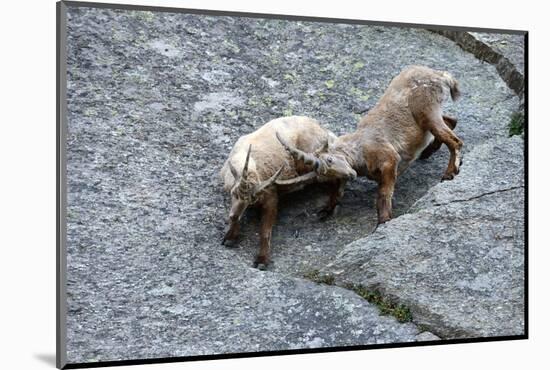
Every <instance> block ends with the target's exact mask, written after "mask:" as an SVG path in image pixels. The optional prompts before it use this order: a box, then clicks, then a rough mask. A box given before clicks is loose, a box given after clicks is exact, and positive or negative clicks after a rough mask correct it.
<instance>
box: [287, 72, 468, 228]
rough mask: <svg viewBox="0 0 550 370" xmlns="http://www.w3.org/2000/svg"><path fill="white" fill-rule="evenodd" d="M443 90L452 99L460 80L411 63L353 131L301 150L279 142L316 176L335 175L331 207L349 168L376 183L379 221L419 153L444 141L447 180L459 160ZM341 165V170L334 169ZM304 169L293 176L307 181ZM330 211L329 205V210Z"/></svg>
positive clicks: (389, 210)
mask: <svg viewBox="0 0 550 370" xmlns="http://www.w3.org/2000/svg"><path fill="white" fill-rule="evenodd" d="M447 92H450V95H451V98H452V100H456V99H457V98H458V96H459V94H460V92H459V90H458V82H457V81H456V80H455V79H454V78H453V77H452V76H451V75H450V74H449V73H447V72H443V71H436V70H433V69H430V68H427V67H422V66H412V67H409V68H407V69H405V70H404V71H402V72H401V73H400V74H399V75H397V76H396V77H395V78H394V79H393V80H392V81H391V83H390V85H389V86H388V88H387V89H386V91H385V93H384V95H383V96H382V97H381V99H380V101H379V102H378V103H377V104H376V105H375V106H374V107H373V108H372V110H371V111H369V112H368V114H367V115H366V116H364V117H363V118H362V119H361V121H360V122H359V124H358V126H357V130H356V131H355V132H353V133H351V134H347V135H343V136H340V137H338V138H337V139H336V140H335V141H334V142H333V143H332V144H331V145H330V146H329V147H328V148H327V150H325V151H323V152H317V153H311V152H307V151H303V150H300V149H298V148H296V147H295V146H293V145H292V143H289V142H287V141H286V140H285V139H284V138H283V137H280V138H279V141H280V142H281V144H283V146H285V148H286V149H287V150H288V151H289V152H290V153H291V154H292V155H293V157H294V158H295V159H297V160H298V159H300V160H303V161H305V162H306V163H314V168H315V175H316V176H317V178H318V180H319V181H326V180H337V181H339V182H340V186H339V191H338V192H337V193H336V194H335V195H334V196H333V198H334V202H333V203H332V204H333V206H334V207H335V206H336V204H337V203H338V201H339V199H340V198H341V197H342V196H343V189H344V185H345V183H346V178H347V176H348V173H349V168H353V169H354V170H355V171H357V174H358V175H359V176H367V177H368V178H369V179H372V180H375V181H376V182H377V183H378V197H377V202H376V206H377V211H378V223H379V224H380V223H384V222H386V221H388V220H389V219H391V217H392V196H393V191H394V185H395V182H396V179H397V176H398V175H399V174H401V173H402V172H403V171H404V170H405V169H406V168H407V167H409V165H410V164H411V163H412V162H413V161H415V160H416V159H417V158H418V157H424V158H426V157H428V156H429V155H431V154H432V153H433V152H434V151H436V150H437V149H438V148H439V146H441V143H444V144H445V145H446V146H447V147H448V148H449V151H450V153H451V155H450V159H449V164H448V166H447V170H446V171H445V174H444V175H443V178H442V180H451V179H453V177H454V176H455V175H456V174H458V172H459V167H460V164H461V159H460V149H461V148H462V141H461V140H460V139H459V138H458V137H457V136H456V135H455V134H454V132H453V131H452V129H453V128H454V127H455V125H456V119H454V118H451V117H447V116H444V115H443V111H442V107H441V105H442V103H443V100H444V98H445V97H446V94H447ZM340 168H345V171H343V172H340V171H339V170H338V169H340ZM312 177H313V174H306V175H303V176H301V177H299V178H296V179H294V180H295V181H305V182H308V181H311V180H312ZM329 211H330V210H329Z"/></svg>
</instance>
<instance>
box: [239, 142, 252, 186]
mask: <svg viewBox="0 0 550 370" xmlns="http://www.w3.org/2000/svg"><path fill="white" fill-rule="evenodd" d="M250 151H252V145H249V146H248V153H246V160H245V161H244V168H243V173H242V175H241V177H242V178H243V180H246V177H247V176H248V160H249V159H250Z"/></svg>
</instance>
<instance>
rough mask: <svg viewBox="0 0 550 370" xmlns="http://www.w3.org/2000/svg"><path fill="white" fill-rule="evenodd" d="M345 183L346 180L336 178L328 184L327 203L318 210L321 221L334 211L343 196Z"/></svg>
mask: <svg viewBox="0 0 550 370" xmlns="http://www.w3.org/2000/svg"><path fill="white" fill-rule="evenodd" d="M346 183H347V181H346V180H336V181H334V182H333V183H331V184H330V194H329V199H328V203H327V205H326V206H325V207H324V208H323V209H321V210H320V211H319V219H320V220H321V221H324V220H326V219H327V218H329V217H330V216H332V215H334V214H335V213H336V211H337V208H336V207H338V205H339V204H340V201H341V200H342V198H343V197H344V189H345V187H346Z"/></svg>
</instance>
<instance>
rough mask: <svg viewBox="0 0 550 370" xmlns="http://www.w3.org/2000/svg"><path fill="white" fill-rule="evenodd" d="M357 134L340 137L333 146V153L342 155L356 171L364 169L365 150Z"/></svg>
mask: <svg viewBox="0 0 550 370" xmlns="http://www.w3.org/2000/svg"><path fill="white" fill-rule="evenodd" d="M357 139H358V138H357V135H356V133H355V132H354V133H351V134H347V135H342V136H339V137H338V138H337V139H336V141H335V142H334V145H333V149H332V150H333V151H334V152H337V153H339V154H342V155H343V156H344V157H346V160H347V161H348V163H349V164H350V166H351V167H353V169H354V170H355V171H358V172H359V171H360V170H361V169H362V168H363V167H364V161H365V159H364V157H363V150H362V148H361V145H360V142H359V141H358V140H357Z"/></svg>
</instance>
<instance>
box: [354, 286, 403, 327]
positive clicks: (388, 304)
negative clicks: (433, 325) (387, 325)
mask: <svg viewBox="0 0 550 370" xmlns="http://www.w3.org/2000/svg"><path fill="white" fill-rule="evenodd" d="M346 288H347V289H350V290H353V291H354V292H355V293H357V295H359V296H360V297H361V298H363V299H366V300H367V301H368V302H369V303H372V304H374V305H375V306H376V307H378V309H379V310H380V313H381V314H382V315H391V316H393V317H395V318H396V319H397V321H399V322H409V321H412V313H411V310H410V309H409V308H408V307H407V306H405V305H403V304H397V303H395V302H394V301H391V300H389V299H387V298H385V297H384V296H383V295H382V293H380V291H378V290H371V289H367V288H365V287H364V286H363V285H353V284H348V285H346Z"/></svg>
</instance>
